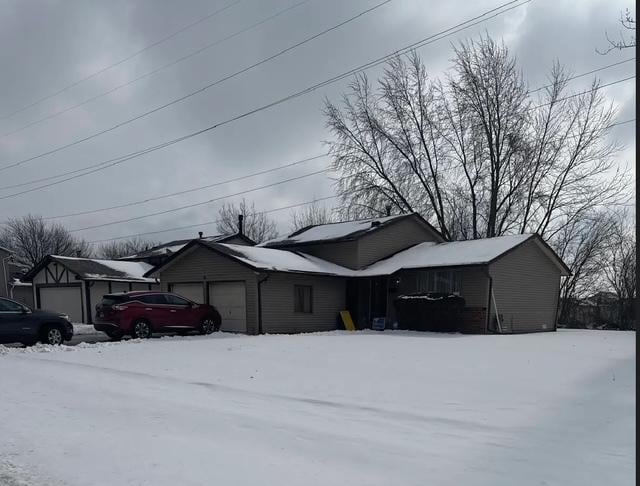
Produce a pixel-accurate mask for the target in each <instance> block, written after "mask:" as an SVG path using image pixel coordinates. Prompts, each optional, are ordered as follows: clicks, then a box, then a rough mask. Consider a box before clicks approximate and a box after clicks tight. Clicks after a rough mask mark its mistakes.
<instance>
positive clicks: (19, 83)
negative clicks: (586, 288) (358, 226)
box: [0, 0, 635, 240]
mask: <svg viewBox="0 0 640 486" xmlns="http://www.w3.org/2000/svg"><path fill="white" fill-rule="evenodd" d="M228 3H231V1H230V0H227V1H226V2H224V1H220V0H217V1H215V2H211V1H205V0H192V1H190V2H168V1H166V2H160V1H154V0H140V1H137V2H127V1H124V0H115V1H111V2H98V1H89V0H86V1H76V2H69V1H62V0H59V1H41V2H36V1H34V2H23V1H21V0H12V1H5V2H4V4H3V8H4V12H3V16H2V17H0V42H2V43H3V45H5V46H10V47H11V48H10V49H3V50H2V52H0V62H2V66H3V76H2V78H0V112H2V113H7V112H11V111H12V110H14V109H17V108H19V107H20V106H23V105H24V104H27V103H28V102H30V101H33V100H34V99H37V98H39V97H41V96H44V95H47V94H49V93H51V92H52V91H55V90H56V89H59V88H60V87H63V86H65V85H67V84H69V83H70V82H72V81H74V80H75V79H78V78H79V77H82V76H85V75H87V74H89V73H91V72H92V71H93V70H95V69H98V68H100V67H102V66H104V65H108V64H110V63H113V62H115V61H117V60H118V59H121V58H122V57H124V56H126V55H128V54H129V53H131V52H134V51H136V50H137V49H140V48H142V47H143V46H145V45H147V44H149V43H150V42H153V41H154V40H156V39H158V38H161V37H163V36H165V35H167V33H169V32H171V31H173V30H175V29H176V28H178V27H179V26H182V25H186V24H188V23H189V22H192V21H193V20H195V19H197V18H199V17H201V16H203V15H205V14H206V13H208V12H211V11H213V10H215V9H216V8H219V7H221V6H223V5H226V4H228ZM293 3H295V0H269V1H258V0H244V1H243V2H241V3H240V4H238V5H237V6H234V7H233V8H230V9H229V10H228V11H226V12H225V13H224V14H221V15H220V16H218V17H216V18H213V19H210V20H208V21H206V22H203V23H202V24H200V25H198V26H196V27H195V28H193V29H190V30H189V31H186V32H184V33H183V34H181V35H179V36H176V37H175V38H174V39H172V40H171V41H169V42H167V43H165V44H162V45H161V46H158V47H157V48H153V49H150V50H149V51H147V52H145V53H144V54H142V55H141V56H139V57H137V58H135V59H132V60H131V61H129V62H127V63H124V64H122V65H121V66H118V67H117V68H115V69H113V70H110V71H108V72H106V73H104V74H102V75H100V76H97V77H96V78H95V79H91V80H89V81H87V82H86V83H82V84H81V85H79V86H77V87H75V88H73V89H71V90H69V91H67V92H65V93H63V94H61V95H60V96H58V97H56V98H54V99H52V100H48V101H47V102H44V103H42V104H40V105H38V106H35V107H33V108H32V109H29V110H26V111H24V112H22V113H20V114H18V115H16V116H15V117H13V118H11V119H9V120H2V121H0V133H5V132H7V131H10V130H12V129H15V128H17V127H20V126H21V125H23V124H25V123H28V122H30V121H32V120H34V119H37V118H39V117H42V116H46V115H47V114H49V113H51V112H53V111H56V110H59V109H63V108H65V107H67V106H69V105H71V104H75V103H78V102H80V101H83V100H85V99H87V98H89V97H91V96H94V95H96V94H98V93H100V92H102V91H105V90H108V89H110V88H112V87H113V86H115V85H117V84H120V83H123V82H126V81H127V80H129V79H132V78H134V77H136V76H139V75H141V74H143V73H145V72H147V71H149V70H151V69H155V68H157V67H158V66H161V65H162V64H165V63H167V62H170V61H171V60H173V59H175V58H177V57H180V56H182V55H184V54H187V53H189V52H191V51H192V50H194V49H196V48H198V47H200V46H203V45H205V44H207V43H210V42H212V41H214V40H216V39H219V38H222V37H224V36H227V35H229V34H231V33H233V32H235V31H237V30H239V29H242V28H244V27H246V26H248V25H250V24H252V23H254V22H256V21H258V20H260V19H262V18H264V17H266V16H268V15H271V14H273V13H274V12H276V11H277V10H279V9H282V8H285V7H286V6H288V5H292V4H293ZM374 3H375V2H374V1H371V0H357V1H351V2H343V1H340V0H327V1H320V0H312V1H310V2H309V3H307V4H305V5H303V6H301V7H299V8H297V9H295V10H293V11H291V12H289V13H287V14H286V15H283V16H281V17H279V18H278V19H276V20H274V21H272V22H270V23H268V24H265V25H263V26H261V27H260V28H259V29H256V30H255V31H252V32H250V33H247V34H245V35H242V36H240V37H237V38H235V39H233V40H232V41H229V42H227V43H223V44H221V45H219V46H217V47H215V48H212V49H210V50H207V51H205V52H203V53H202V54H201V55H198V56H196V57H194V58H192V59H190V60H189V61H187V62H185V63H182V64H180V65H178V66H174V67H172V68H170V69H167V70H165V71H162V72H161V73H159V74H158V75H156V76H153V77H151V78H148V79H146V80H143V81H140V82H138V83H135V84H133V85H131V86H129V87H126V88H123V89H122V90H119V91H117V92H116V93H113V94H112V95H109V96H105V97H103V98H101V99H99V100H96V101H95V102H91V103H88V104H87V105H85V106H83V107H81V108H78V109H76V110H73V111H71V112H69V113H66V114H64V115H61V116H59V117H57V118H55V119H52V120H49V121H47V122H43V123H41V124H39V125H37V126H33V127H31V128H29V129H26V130H23V131H21V132H19V133H16V134H15V135H12V136H9V137H5V138H3V139H1V140H0V166H1V165H5V164H7V163H10V162H13V161H15V160H20V159H23V158H26V157H29V156H31V155H34V154H38V153H40V152H43V151H46V150H48V149H50V148H52V147H56V146H59V145H61V144H64V143H68V142H69V141H72V140H75V139H77V138H81V137H83V136H86V135H89V134H91V133H94V132H96V131H99V130H102V129H104V128H106V127H109V126H111V125H113V124H115V123H118V122H120V121H122V120H124V119H127V118H129V117H132V116H135V115H136V114H138V113H141V112H144V111H146V110H148V109H151V108H153V107H155V106H157V105H159V104H162V103H164V102H166V101H167V100H170V99H172V98H176V97H178V96H181V95H183V94H185V93H187V92H189V91H191V90H194V89H197V88H199V87H200V86H202V85H204V84H207V83H208V82H211V81H212V80H215V79H217V78H220V77H222V76H225V75H227V74H229V73H231V72H234V71H236V70H238V69H241V68H242V67H244V66H247V65H249V64H251V63H253V62H256V61H257V60H260V59H262V58H264V57H266V56H268V55H270V54H272V53H274V52H276V51H278V50H279V49H282V48H284V47H287V46H288V45H290V44H293V43H295V42H297V41H299V40H301V39H303V38H304V37H306V36H308V35H310V34H312V33H315V32H318V31H321V30H323V29H325V28H327V27H329V26H331V25H333V24H335V23H337V22H339V21H341V20H343V19H345V18H347V17H350V16H351V15H354V14H355V13H357V12H359V11H361V10H364V9H365V8H367V7H369V6H371V5H373V4H374ZM493 6H495V4H494V3H492V2H488V1H487V2H482V4H481V5H476V4H475V2H462V1H459V2H447V3H445V5H442V2H435V1H428V2H427V1H422V0H406V1H400V0H394V1H393V2H392V3H390V4H389V5H387V6H384V7H382V8H381V9H379V10H377V11H375V12H373V13H371V14H369V15H367V16H365V17H363V18H362V19H359V20H357V21H355V22H353V23H351V24H349V25H348V26H345V27H343V28H342V29H340V30H338V31H335V32H333V33H331V34H330V35H328V36H325V37H323V38H321V39H318V40H316V41H314V42H313V43H310V44H308V45H305V46H304V47H302V48H300V49H298V50H296V51H294V52H291V53H288V54H287V55H285V56H283V57H282V58H279V59H277V60H275V61H273V62H271V63H269V64H267V65H264V66H261V67H259V68H257V69H255V70H253V71H251V72H248V73H246V74H243V75H241V76H238V77H236V78H234V79H232V80H230V81H228V82H225V83H223V84H222V85H220V86H217V87H215V88H212V89H211V90H208V91H207V92H205V93H203V94H201V95H198V96H197V97H194V98H191V99H189V100H187V101H185V102H184V103H181V104H179V105H175V106H173V107H171V108H169V109H167V110H163V111H162V112H159V113H156V114H154V115H152V116H150V117H148V118H145V119H143V120H140V121H138V122H135V123H132V124H131V125H128V126H126V127H123V128H122V129H119V130H116V131H114V132H112V133H109V134H106V135H104V136H102V137H99V138H97V139H95V140H91V141H89V142H87V143H84V144H81V145H78V146H75V147H72V148H70V149H68V150H65V151H63V152H60V153H57V154H54V155H52V156H50V157H46V158H42V159H39V160H36V161H33V162H31V163H29V164H25V165H24V166H21V167H19V168H15V169H12V170H7V171H3V172H0V185H5V184H11V183H19V182H22V181H25V180H29V179H32V178H36V177H45V176H48V175H52V174H56V173H58V172H60V171H68V170H74V169H77V168H79V167H82V166H85V165H88V164H91V163H97V162H100V161H102V160H106V159H109V158H112V157H115V156H119V155H121V154H124V153H127V152H131V151H135V150H138V149H140V148H142V147H145V146H148V145H154V144H157V143H161V142H162V141H165V140H167V139H171V138H174V137H178V136H181V135H183V134H185V133H188V132H190V131H194V130H197V129H200V128H202V127H204V126H207V125H210V124H213V123H216V122H218V121H221V120H224V119H225V118H228V117H231V116H234V115H237V114H238V113H242V112H243V111H246V110H249V109H252V108H254V107H256V106H259V105H262V104H264V103H267V102H269V101H271V100H274V99H277V98H279V97H282V96H284V95H287V94H289V93H291V92H294V91H297V90H299V89H302V88H305V87H307V86H309V85H312V84H314V83H316V82H318V81H321V80H323V79H325V78H328V77H330V76H332V75H335V74H338V73H340V72H343V71H345V70H347V69H350V68H351V67H354V66H356V65H358V64H361V63H364V62H367V61H369V60H371V59H374V58H376V57H378V56H380V55H383V54H386V53H388V52H390V51H393V50H394V49H397V48H399V47H402V46H404V45H406V44H409V43H411V42H414V41H416V40H418V39H420V38H423V37H426V36H427V35H429V34H430V33H433V32H436V31H438V30H441V29H443V28H446V27H449V26H450V25H453V24H456V23H458V22H459V21H461V20H463V19H465V18H467V17H471V16H474V15H476V14H477V13H478V12H480V11H482V10H486V9H488V8H491V7H493ZM625 6H626V4H625V2H605V1H590V2H587V1H584V2H580V3H579V4H578V5H576V4H575V2H553V3H545V2H539V1H536V0H534V1H533V2H531V3H530V4H528V5H527V6H526V7H523V8H522V9H518V10H515V11H513V12H511V13H509V14H507V15H505V16H504V17H500V18H497V19H494V20H492V21H489V22H487V23H485V24H482V25H479V26H477V27H474V28H472V29H469V30H468V31H465V32H462V33H460V34H457V35H456V36H454V37H452V38H448V39H445V40H442V41H439V42H438V43H435V44H433V45H430V46H427V47H425V48H424V49H422V50H421V51H420V53H421V55H422V56H423V58H424V59H425V61H426V64H427V67H428V69H429V71H430V72H431V73H432V75H434V76H437V75H439V74H440V73H441V72H442V70H443V69H445V68H446V67H447V64H448V59H449V58H450V57H451V55H452V53H451V46H450V43H451V42H456V41H457V40H462V39H464V38H466V37H468V36H477V35H479V34H480V33H485V32H488V33H490V34H491V35H492V36H494V37H504V39H505V42H506V43H507V45H509V46H510V48H511V49H512V50H513V51H514V52H515V53H516V55H517V56H518V59H519V61H520V64H521V66H522V68H523V72H524V73H525V75H526V77H527V79H528V80H530V82H531V85H532V86H534V85H538V84H540V83H543V82H544V79H545V74H546V72H547V70H548V68H549V66H550V65H551V62H552V61H553V60H554V59H555V58H558V59H560V60H561V61H562V62H565V63H567V64H568V65H569V66H570V67H571V68H572V69H573V70H574V71H575V72H581V71H586V70H589V69H592V68H594V67H598V66H601V65H605V64H608V63H612V62H614V61H615V60H618V59H624V58H625V56H630V55H631V53H612V54H610V55H609V56H606V57H603V56H599V55H598V54H596V53H595V51H594V49H595V48H596V47H598V46H601V45H602V43H603V42H604V31H605V30H606V29H608V30H609V31H615V29H616V28H617V27H616V19H617V16H618V13H619V11H620V10H621V9H623V8H624V7H625ZM630 72H633V68H632V66H631V65H625V66H621V67H620V68H616V69H615V70H614V69H612V70H610V71H606V72H604V73H603V74H602V79H603V81H604V82H606V81H609V80H614V79H618V78H620V77H623V76H625V75H628V73H630ZM379 73H380V70H379V68H378V69H374V70H372V71H371V73H370V75H371V76H372V77H374V78H375V77H376V76H377V75H379ZM585 83H588V80H587V79H585V80H582V81H580V82H576V84H575V89H581V88H582V87H584V86H585V85H586V84H585ZM346 85H347V81H341V82H340V83H337V84H335V85H331V86H328V87H325V88H323V89H321V90H318V91H316V92H314V93H312V94H310V95H308V96H306V97H303V98H299V99H296V100H293V101H291V102H289V103H286V104H283V105H280V106H278V107H275V108H273V109H270V110H268V111H265V112H262V113H259V114H256V115H255V116H252V117H249V118H246V119H243V120H241V121H239V122H237V123H233V124H230V125H227V126H224V127H221V128H219V129H218V130H215V131H213V132H211V133H208V134H204V135H202V136H199V137H197V138H193V139H191V140H188V141H185V142H183V143H180V144H178V145H175V146H172V147H169V148H167V149H164V150H160V151H157V152H153V153H151V154H148V155H145V156H143V157H140V158H137V159H134V160H131V161H128V162H126V163H124V164H122V165H120V166H119V167H118V168H112V169H108V170H105V171H102V172H98V173H96V174H92V175H90V176H87V177H83V178H80V179H77V180H74V181H69V182H67V183H64V184H61V185H58V186H53V187H51V188H48V189H43V190H41V191H38V192H36V193H33V194H30V195H25V196H19V197H16V198H12V199H6V200H0V216H1V218H0V219H4V218H6V217H11V216H18V215H21V214H24V213H26V212H33V213H38V214H42V215H44V216H50V215H57V214H64V213H68V212H74V211H78V210H86V209H93V208H100V207H105V206H111V205H115V204H119V203H122V202H128V201H134V200H138V199H144V198H146V197H150V196H154V195H158V194H164V193H170V192H174V191H179V190H182V189H186V188H189V187H193V186H197V185H204V184H210V183H215V182H216V181H220V180H225V179H228V178H233V177H237V176H241V175H243V174H246V173H248V172H252V171H257V170H261V169H263V168H269V167H272V166H276V165H281V164H285V163H288V162H293V161H295V160H298V159H302V158H305V157H309V156H313V155H316V154H319V153H322V152H324V151H325V150H326V149H325V147H324V146H323V144H322V141H323V140H326V139H327V138H329V134H328V133H327V131H326V128H325V126H324V119H323V117H322V114H321V109H322V102H323V99H324V97H329V98H331V99H337V98H338V97H339V96H340V94H341V93H342V92H343V91H344V90H345V87H346ZM607 94H608V95H609V96H611V97H612V99H613V100H614V101H615V102H616V103H618V104H619V107H620V116H621V118H625V117H627V118H631V117H633V116H634V112H635V92H634V90H633V89H632V83H631V82H629V83H628V84H625V85H624V86H620V87H619V89H611V90H608V91H607ZM633 128H634V124H630V125H628V126H625V127H619V129H618V130H616V131H615V136H616V137H619V139H620V140H622V141H623V142H624V143H625V144H627V150H626V151H625V153H624V154H623V156H624V157H625V158H626V159H627V160H628V157H629V156H630V155H629V154H630V152H629V150H630V149H629V147H630V146H633V149H634V150H635V137H634V136H633ZM322 164H323V161H322V160H319V161H314V162H312V163H309V164H304V165H301V166H298V167H295V168H291V169H287V170H286V171H281V172H275V173H272V174H268V175H263V176H259V177H255V178H253V179H251V180H247V181H243V182H241V183H234V184H228V185H225V186H221V187H216V188H213V189H211V190H206V191H202V192H198V193H194V194H190V195H185V196H178V197H173V198H168V199H165V200H161V201H156V202H153V203H149V204H145V205H141V206H137V207H133V208H127V209H120V210H114V211H111V212H108V213H99V214H95V215H85V216H78V217H74V218H67V219H63V220H61V222H64V223H65V224H66V225H67V226H68V227H69V228H72V229H73V228H81V227H84V226H89V225H93V224H99V223H102V222H108V221H112V220H116V219H125V218H127V217H134V216H137V215H141V214H145V213H149V212H155V211H162V210H166V209H171V208H173V207H177V206H182V205H185V204H189V203H192V202H199V201H205V200H208V199H211V198H215V197H219V196H224V195H226V194H231V193H235V192H238V191H242V190H243V189H249V188H251V187H255V186H258V185H261V184H269V183H271V182H274V181H277V180H279V179H283V178H287V177H294V176H296V175H300V174H304V173H306V172H310V171H312V170H317V169H320V168H322ZM332 191H333V189H332V183H331V180H330V179H329V178H328V177H326V176H322V175H319V176H314V177H310V178H308V179H303V180H301V181H297V182H295V183H291V184H287V185H282V186H277V187H274V188H271V189H265V190H262V191H258V192H255V193H252V194H248V195H247V196H246V197H247V198H251V199H253V200H255V201H256V204H257V206H258V207H260V208H263V209H270V208H275V207H279V206H285V205H288V204H295V203H297V202H302V201H307V200H310V199H312V198H314V197H323V196H327V195H330V194H332ZM6 193H7V191H0V195H3V194H6ZM219 205H220V203H214V204H211V205H207V206H201V207H198V208H192V209H189V210H185V211H181V212H177V213H172V214H167V215H163V216H156V217H153V218H148V219H143V220H139V221H134V222H131V223H125V224H119V225H113V226H107V227H105V228H100V229H95V230H91V231H84V232H80V233H78V234H80V235H81V236H83V237H85V238H86V239H88V240H97V239H102V238H109V237H114V236H120V235H127V234H133V233H138V232H146V231H157V230H162V229H166V228H170V227H176V226H183V225H189V224H194V223H198V222H200V221H209V220H214V219H215V218H216V211H217V208H218V207H219ZM288 214H289V212H288V211H283V212H278V213H274V214H273V217H274V218H276V219H277V220H278V221H279V223H280V227H281V229H282V230H286V229H287V228H288ZM198 229H202V230H203V231H205V232H207V233H210V232H213V231H215V227H213V226H211V225H210V226H206V227H202V228H194V229H190V230H184V231H178V232H170V233H163V234H159V235H153V238H155V239H170V238H174V237H180V236H185V235H190V234H195V233H196V232H197V231H198Z"/></svg>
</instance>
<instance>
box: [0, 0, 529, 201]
mask: <svg viewBox="0 0 640 486" xmlns="http://www.w3.org/2000/svg"><path fill="white" fill-rule="evenodd" d="M518 1H520V0H511V1H509V2H506V3H505V4H502V5H500V6H499V7H496V8H493V9H490V10H488V11H486V12H484V13H482V14H480V15H478V16H476V17H472V18H471V19H468V20H466V21H464V22H461V23H459V24H456V25H454V26H453V27H449V28H448V29H445V30H443V31H440V32H438V33H436V34H432V35H430V36H428V37H426V38H424V39H422V40H420V41H418V42H415V43H413V44H410V45H408V46H406V47H404V48H402V49H399V50H396V51H394V52H391V53H390V54H387V55H386V56H383V57H380V58H378V59H376V60H374V61H370V62H368V63H366V64H363V65H360V66H358V67H356V68H353V69H350V70H349V71H346V72H343V73H342V74H340V75H337V76H334V77H332V78H329V79H327V80H325V81H322V82H321V83H318V84H316V85H313V86H310V87H308V88H306V89H303V90H301V91H298V92H296V93H294V94H292V95H288V96H286V97H284V98H280V99H278V100H276V101H273V102H271V103H268V104H266V105H263V106H261V107H258V108H255V109H253V110H251V111H248V112H245V113H242V114H240V115H236V116H235V117H233V118H230V119H227V120H225V121H222V122H219V123H217V124H215V125H212V126H209V127H206V128H204V129H201V130H198V131H196V132H191V133H189V134H187V135H183V136H181V137H178V138H175V139H172V140H169V141H166V142H163V143H161V144H158V145H155V146H150V147H147V148H145V149H141V150H138V151H135V152H130V153H129V154H125V155H122V156H119V157H116V158H113V159H109V160H107V161H104V162H101V163H99V164H95V165H94V166H93V167H95V170H91V171H89V172H87V173H84V174H80V175H77V176H73V177H69V178H67V179H63V180H61V181H57V182H54V183H50V184H45V185H42V186H38V187H35V188H31V189H28V190H25V191H20V192H16V193H13V194H8V195H6V196H1V197H0V200H2V199H8V198H11V197H15V196H19V195H22V194H27V193H30V192H34V191H37V190H39V189H43V188H46V187H50V186H53V185H56V184H60V183H63V182H66V181H68V180H72V179H76V178H78V177H83V176H84V175H88V174H91V173H93V172H97V171H98V170H104V169H105V168H108V167H112V166H114V165H119V164H121V163H123V162H126V161H128V160H131V159H134V158H136V157H140V156H142V155H145V154H147V153H150V152H153V151H155V150H160V149H163V148H165V147H168V146H170V145H174V144H177V143H180V142H183V141H185V140H188V139H190V138H193V137H196V136H198V135H201V134H203V133H206V132H209V131H211V130H214V129H216V128H218V127H220V126H223V125H226V124H229V123H232V122H234V121H237V120H240V119H242V118H245V117H248V116H251V115H254V114H256V113H258V112H261V111H264V110H267V109H269V108H272V107H274V106H277V105H279V104H282V103H285V102H287V101H289V100H292V99H295V98H297V97H300V96H304V95H306V94H308V93H311V92H312V91H315V90H317V89H319V88H321V87H323V86H326V85H328V84H332V83H335V82H337V81H339V80H341V79H344V78H346V77H348V76H351V75H353V74H355V73H357V72H359V71H363V70H366V69H370V68H371V67H374V66H376V65H379V64H382V63H383V62H385V61H386V60H388V59H390V58H391V57H393V56H396V55H400V54H402V53H406V52H409V51H410V50H412V49H417V48H420V47H424V46H425V45H428V44H431V43H433V42H436V41H438V40H441V39H443V38H445V37H448V36H450V35H453V34H455V33H457V32H460V31H462V30H465V29H467V28H469V27H472V26H474V25H477V24H479V23H482V22H485V21H487V20H489V19H492V18H494V17H497V16H498V15H502V14H504V13H506V12H508V11H510V10H513V9H515V8H518V7H521V6H522V5H525V4H527V3H529V2H531V1H532V0H525V1H524V2H522V3H519V4H516V5H513V4H514V3H517V2H518ZM505 6H509V7H508V8H504V7H505ZM490 13H491V14H492V15H490V16H487V15H488V14H490ZM483 17H484V18H483ZM478 19H480V20H478ZM14 165H15V164H14ZM99 166H100V167H99ZM102 166H104V167H102ZM5 168H9V166H5V167H4V168H3V167H0V171H1V170H4V169H5ZM80 170H81V169H79V170H76V171H72V172H73V173H77V172H79V171H80Z"/></svg>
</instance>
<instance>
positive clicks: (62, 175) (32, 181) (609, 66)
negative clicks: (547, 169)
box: [0, 0, 635, 190]
mask: <svg viewBox="0 0 640 486" xmlns="http://www.w3.org/2000/svg"><path fill="white" fill-rule="evenodd" d="M307 1H308V0H307ZM634 59H635V58H632V59H627V60H626V61H621V62H617V63H614V64H609V65H608V66H603V67H601V68H598V69H594V70H591V71H588V72H585V73H580V74H576V75H574V76H571V77H569V78H567V79H566V81H567V82H569V81H572V80H574V79H578V78H581V77H583V76H587V75H589V74H593V73H595V72H598V71H602V70H604V69H608V68H611V67H615V66H618V65H620V64H622V63H624V62H629V61H633V60H634ZM550 86H552V85H545V86H541V87H539V88H536V89H534V90H532V91H528V92H527V93H528V94H531V93H535V92H537V91H540V90H543V89H545V88H548V87H550ZM122 157H127V156H122ZM122 157H116V158H115V159H109V160H107V161H103V162H98V163H96V164H92V165H88V166H85V167H81V168H79V169H74V170H71V171H67V172H61V173H58V174H55V175H51V176H46V177H41V178H38V179H31V180H28V181H24V182H19V183H16V184H10V185H6V186H0V190H6V189H16V188H19V187H24V186H29V185H31V184H36V183H38V182H44V181H49V180H54V179H58V178H60V177H65V176H68V175H73V174H78V173H80V172H83V171H85V170H90V169H93V168H96V167H100V166H102V165H104V164H109V163H110V162H114V161H122V162H125V161H126V160H130V159H128V158H127V159H123V158H122ZM108 167H112V165H108V166H105V167H104V168H105V169H107V168H108ZM93 172H94V171H91V172H87V175H88V174H92V173H93ZM66 180H68V179H66ZM66 180H65V181H66ZM65 181H60V182H65ZM44 187H48V186H44Z"/></svg>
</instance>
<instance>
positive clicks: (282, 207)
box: [88, 194, 340, 244]
mask: <svg viewBox="0 0 640 486" xmlns="http://www.w3.org/2000/svg"><path fill="white" fill-rule="evenodd" d="M337 197H340V194H336V195H333V196H326V197H320V198H316V199H314V200H312V201H305V202H302V203H297V204H291V205H289V206H281V207H279V208H273V209H268V210H266V211H261V212H258V213H256V214H260V215H262V214H270V213H275V212H276V211H284V210H285V209H293V208H297V207H300V206H305V205H307V204H313V203H316V202H319V201H327V200H329V199H335V198H337ZM220 222H221V220H220V219H216V220H213V221H205V222H201V223H194V224H189V225H186V226H177V227H174V228H167V229H163V230H157V231H147V232H144V233H136V234H131V235H124V236H116V237H115V238H105V239H102V240H93V241H89V242H88V243H92V244H94V243H103V242H107V241H116V240H124V239H127V238H134V237H136V236H145V235H157V234H160V233H168V232H170V231H178V230H183V229H189V228H197V227H199V226H205V225H210V224H216V223H220Z"/></svg>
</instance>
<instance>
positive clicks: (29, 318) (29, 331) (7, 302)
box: [0, 297, 73, 346]
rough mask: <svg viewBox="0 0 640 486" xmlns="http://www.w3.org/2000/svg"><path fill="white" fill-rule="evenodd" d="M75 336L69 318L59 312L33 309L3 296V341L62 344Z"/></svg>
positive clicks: (0, 316)
mask: <svg viewBox="0 0 640 486" xmlns="http://www.w3.org/2000/svg"><path fill="white" fill-rule="evenodd" d="M72 337H73V325H72V324H71V322H69V317H68V316H66V315H64V314H61V313H59V312H49V311H45V310H31V309H29V308H28V307H27V306H26V305H24V304H21V303H20V302H16V301H14V300H11V299H5V298H3V297H0V344H8V343H22V344H24V345H27V346H29V345H32V344H35V343H37V342H38V341H40V342H42V343H45V344H62V343H63V342H64V341H68V340H70V339H71V338H72Z"/></svg>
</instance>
